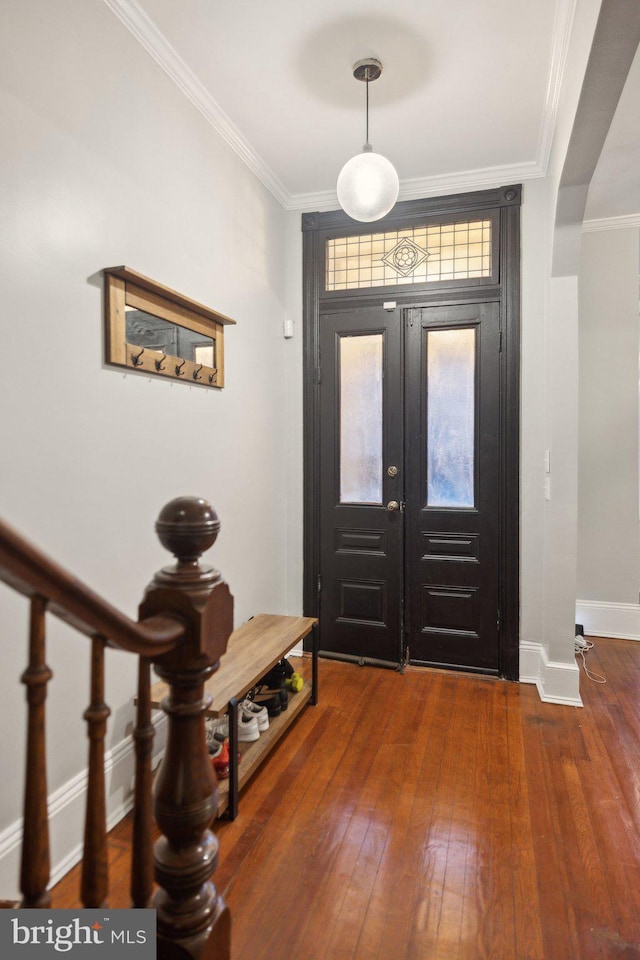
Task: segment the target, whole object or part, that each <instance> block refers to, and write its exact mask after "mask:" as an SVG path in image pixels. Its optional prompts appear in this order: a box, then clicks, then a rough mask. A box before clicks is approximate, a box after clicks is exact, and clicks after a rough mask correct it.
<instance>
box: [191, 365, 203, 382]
mask: <svg viewBox="0 0 640 960" xmlns="http://www.w3.org/2000/svg"><path fill="white" fill-rule="evenodd" d="M203 366H204V364H202V363H201V364H200V366H199V367H198V369H197V370H194V371H193V379H194V380H202V377H201V376H200V371H201V370H202V367H203Z"/></svg>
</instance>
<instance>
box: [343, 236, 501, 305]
mask: <svg viewBox="0 0 640 960" xmlns="http://www.w3.org/2000/svg"><path fill="white" fill-rule="evenodd" d="M326 254H327V260H326V277H325V289H326V290H354V289H358V288H361V287H389V286H399V285H403V284H412V283H428V282H430V281H436V280H469V279H471V278H472V277H490V276H491V270H492V264H491V220H472V221H470V222H465V223H435V224H431V225H430V226H424V227H409V228H407V229H403V230H389V231H387V232H386V233H369V234H365V235H361V236H356V237H337V238H335V239H333V240H327V248H326Z"/></svg>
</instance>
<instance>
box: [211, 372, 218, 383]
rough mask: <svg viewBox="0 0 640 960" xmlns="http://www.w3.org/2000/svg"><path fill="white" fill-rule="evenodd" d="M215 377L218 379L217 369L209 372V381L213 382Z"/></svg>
mask: <svg viewBox="0 0 640 960" xmlns="http://www.w3.org/2000/svg"><path fill="white" fill-rule="evenodd" d="M217 379H218V371H217V370H214V371H213V373H210V374H209V383H215V381H216V380H217Z"/></svg>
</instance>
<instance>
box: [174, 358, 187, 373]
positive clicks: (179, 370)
mask: <svg viewBox="0 0 640 960" xmlns="http://www.w3.org/2000/svg"><path fill="white" fill-rule="evenodd" d="M186 362H187V361H186V360H183V361H182V363H176V377H184V373H183V372H182V368H183V367H184V365H185V363H186Z"/></svg>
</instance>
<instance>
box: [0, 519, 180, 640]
mask: <svg viewBox="0 0 640 960" xmlns="http://www.w3.org/2000/svg"><path fill="white" fill-rule="evenodd" d="M0 580H2V581H4V583H6V584H8V586H10V587H13V589H14V590H17V591H18V592H19V593H22V594H24V595H25V596H27V597H33V596H40V597H43V598H44V599H45V600H46V601H47V610H48V611H50V612H51V613H54V614H55V615H56V616H57V617H59V618H60V619H61V620H64V621H65V622H67V623H69V624H71V625H72V626H73V627H75V629H76V630H79V631H80V632H81V633H84V634H86V635H87V636H89V637H95V636H101V637H104V638H105V639H106V641H107V643H108V644H109V646H112V647H119V648H121V649H123V650H129V651H131V652H132V653H137V654H140V655H141V656H144V657H155V656H159V655H160V654H162V653H166V652H168V651H169V650H171V649H173V648H174V647H175V645H176V643H177V642H178V640H180V639H181V637H183V636H184V634H185V626H184V624H183V623H182V622H181V621H180V620H179V619H177V618H175V617H170V616H166V615H161V614H156V615H154V616H151V617H149V618H148V619H146V620H144V621H142V622H140V623H137V622H136V621H135V620H131V619H130V618H129V617H127V616H126V614H124V613H122V612H121V611H120V610H118V609H116V607H113V606H112V605H111V604H110V603H108V602H107V601H106V600H103V599H102V597H100V596H99V595H98V594H97V593H95V592H94V591H93V590H92V589H91V588H90V587H88V586H86V584H84V583H82V581H81V580H78V579H77V578H76V577H74V576H72V574H70V573H69V572H68V571H67V570H65V569H64V567H62V566H60V565H59V564H57V563H55V561H53V560H51V559H50V558H49V557H47V555H46V554H44V553H42V552H41V551H40V550H38V549H37V548H36V547H34V546H33V545H32V544H30V543H28V542H27V541H26V540H25V539H24V538H23V537H22V536H21V535H20V534H19V533H18V532H17V531H15V530H13V529H12V528H11V527H10V526H8V524H6V523H4V522H3V521H1V520H0Z"/></svg>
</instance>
